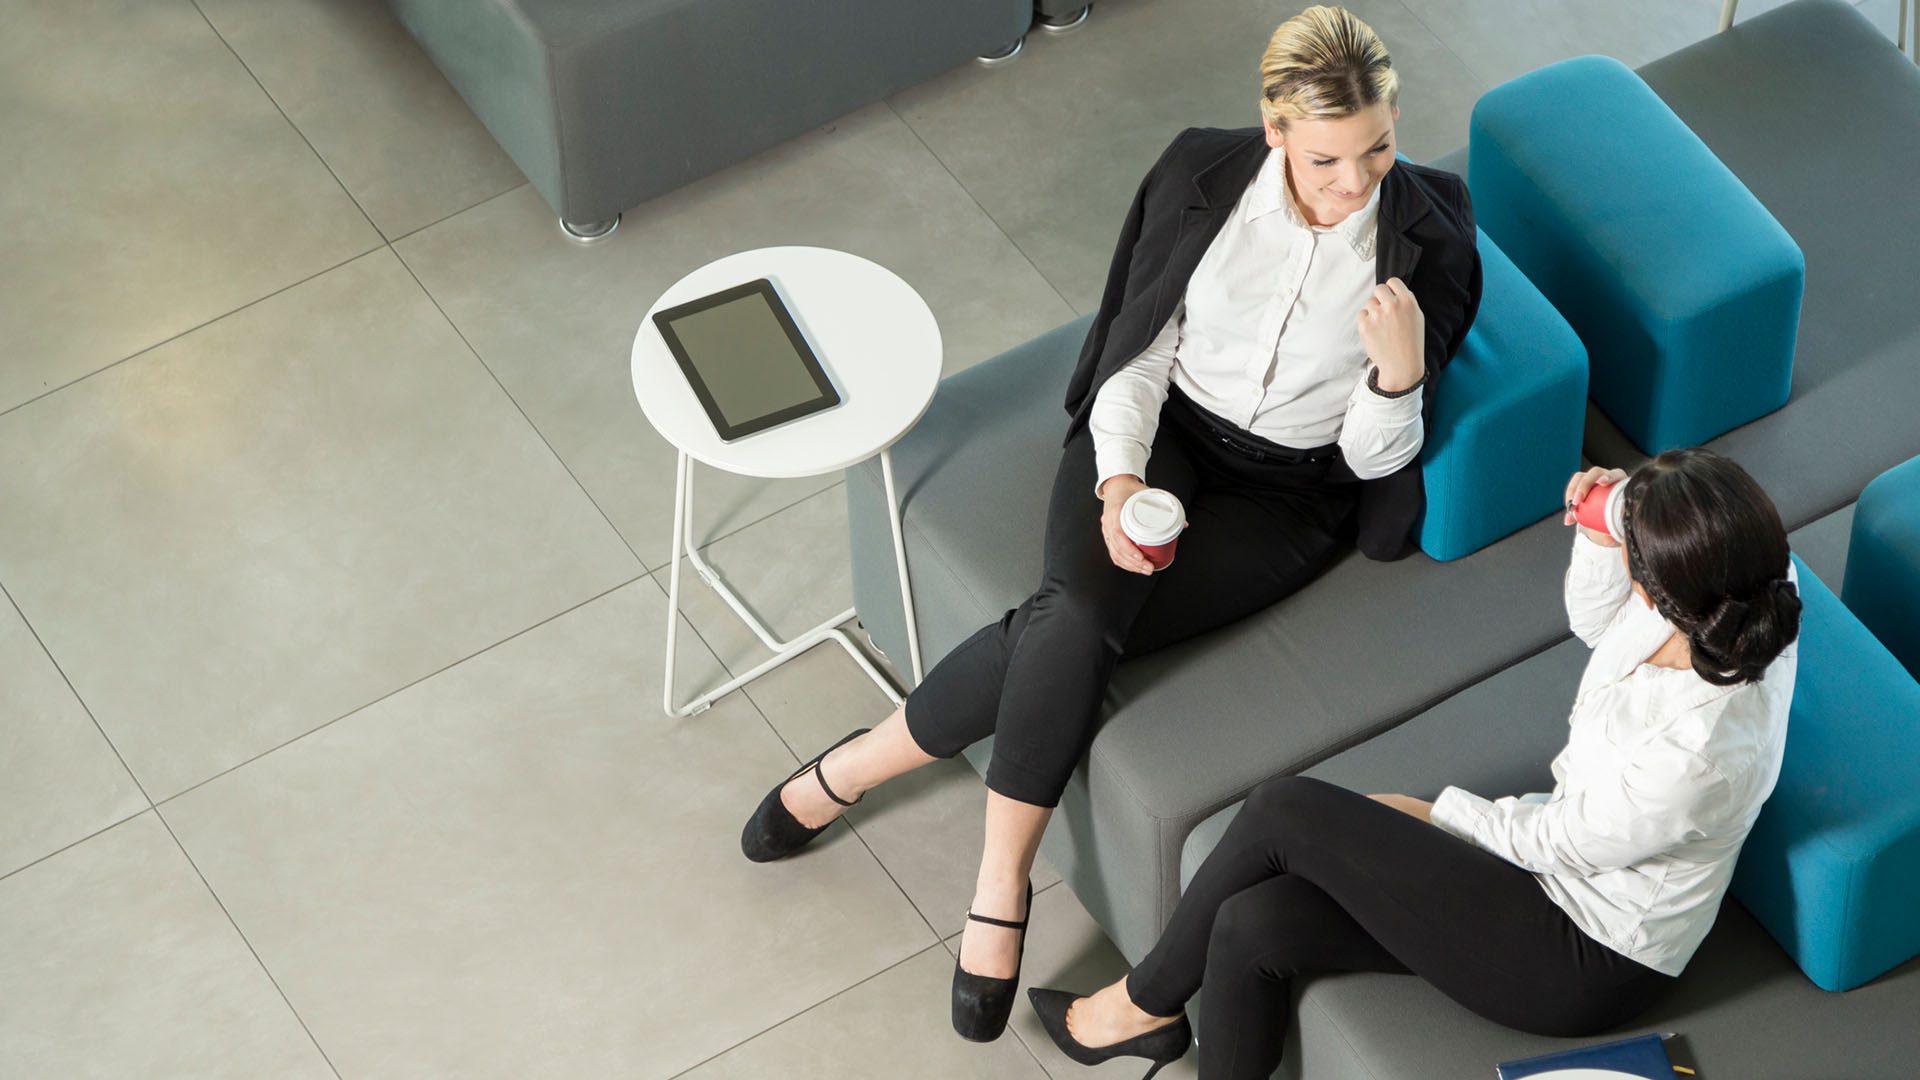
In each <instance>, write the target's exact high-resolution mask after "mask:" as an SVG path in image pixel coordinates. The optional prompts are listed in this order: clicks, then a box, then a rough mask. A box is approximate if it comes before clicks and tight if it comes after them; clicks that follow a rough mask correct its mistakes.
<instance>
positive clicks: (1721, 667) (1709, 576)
mask: <svg viewBox="0 0 1920 1080" xmlns="http://www.w3.org/2000/svg"><path fill="white" fill-rule="evenodd" d="M1624 497H1625V499H1626V504H1625V507H1624V513H1622V515H1621V519H1622V523H1623V524H1624V526H1625V528H1624V530H1623V531H1624V532H1625V533H1626V536H1625V538H1624V543H1625V545H1626V549H1627V569H1628V572H1629V573H1631V574H1632V575H1633V580H1634V581H1636V582H1638V583H1639V584H1640V587H1641V588H1642V589H1645V590H1646V593H1647V597H1648V598H1649V599H1651V600H1652V601H1653V607H1654V610H1656V611H1658V612H1659V613H1660V615H1661V616H1662V617H1663V618H1665V619H1666V620H1667V621H1668V622H1670V623H1672V624H1673V626H1674V628H1675V629H1677V630H1679V631H1680V632H1681V633H1682V634H1684V635H1686V639H1687V644H1688V645H1689V646H1690V647H1691V649H1692V654H1693V670H1694V671H1695V672H1696V673H1697V674H1698V675H1699V676H1700V677H1701V678H1703V679H1705V680H1707V681H1708V682H1710V683H1713V684H1714V685H1716V686H1732V685H1734V684H1735V683H1747V682H1758V681H1759V679H1760V677H1761V675H1763V674H1764V673H1765V672H1766V669H1767V666H1768V665H1769V664H1771V663H1773V661H1774V658H1775V657H1777V656H1779V655H1780V653H1781V651H1782V650H1784V649H1785V648H1786V647H1787V646H1788V645H1791V644H1793V641H1794V639H1795V638H1797V637H1798V636H1799V633H1800V593H1799V590H1797V589H1795V588H1794V586H1793V583H1792V582H1790V581H1788V580H1787V567H1788V563H1789V560H1790V554H1789V549H1788V546H1787V531H1786V528H1785V527H1784V526H1783V525H1782V524H1781V522H1780V512H1779V511H1778V510H1776V509H1774V505H1773V501H1772V500H1771V499H1769V498H1767V493H1766V492H1764V491H1762V490H1761V489H1760V485H1759V484H1757V483H1755V482H1754V479H1753V477H1751V476H1749V475H1748V474H1747V471H1746V470H1745V469H1743V468H1741V467H1740V466H1739V465H1738V464H1736V463H1734V462H1733V461H1732V460H1731V459H1729V458H1725V457H1722V456H1721V455H1719V454H1716V453H1714V452H1713V451H1711V450H1705V449H1701V448H1697V447H1696V448H1693V449H1688V450H1669V451H1667V452H1666V453H1664V454H1661V455H1660V456H1659V457H1656V458H1654V459H1653V460H1652V461H1649V462H1647V463H1646V464H1645V465H1643V466H1641V467H1640V469H1639V471H1637V472H1635V473H1634V475H1633V478H1632V480H1631V481H1630V482H1629V483H1628V484H1627V492H1626V495H1625V496H1624Z"/></svg>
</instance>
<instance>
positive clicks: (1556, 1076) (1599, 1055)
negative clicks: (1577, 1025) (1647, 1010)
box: [1494, 1033, 1678, 1080]
mask: <svg viewBox="0 0 1920 1080" xmlns="http://www.w3.org/2000/svg"><path fill="white" fill-rule="evenodd" d="M1494 1076H1495V1077H1496V1078H1497V1080H1520V1078H1521V1077H1534V1078H1537V1080H1678V1077H1677V1075H1676V1073H1675V1072H1674V1068H1673V1059H1672V1058H1670V1057H1668V1056H1667V1046H1666V1042H1665V1040H1664V1039H1662V1038H1661V1037H1660V1036H1659V1035H1656V1034H1652V1033H1648V1034H1646V1035H1641V1036H1638V1037H1637V1038H1632V1039H1621V1040H1619V1041H1617V1042H1610V1043H1600V1044H1599V1045H1597V1046H1582V1047H1580V1048H1578V1049H1575V1050H1560V1051H1556V1052H1554V1053H1551V1054H1542V1055H1540V1056H1539V1057H1530V1058H1522V1059H1521V1060H1519V1061H1504V1062H1501V1063H1500V1064H1499V1065H1497V1066H1495V1067H1494Z"/></svg>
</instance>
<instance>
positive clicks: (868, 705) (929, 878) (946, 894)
mask: <svg viewBox="0 0 1920 1080" xmlns="http://www.w3.org/2000/svg"><path fill="white" fill-rule="evenodd" d="M747 694H748V696H750V697H751V698H752V699H753V700H754V703H755V704H757V705H759V706H760V711H761V712H762V713H763V714H764V715H765V716H766V718H767V720H768V721H769V722H771V723H772V724H773V726H774V728H775V729H776V730H777V731H779V733H780V737H781V738H782V739H784V740H786V743H787V745H788V746H790V747H792V748H793V751H794V754H795V756H797V757H799V758H800V759H801V760H805V759H807V758H810V757H812V756H813V755H815V754H817V753H819V752H820V751H821V750H823V749H825V748H826V747H828V746H831V745H833V743H834V741H835V740H837V739H839V738H840V737H841V736H843V735H845V734H846V733H847V732H849V731H852V730H853V729H855V728H858V727H872V726H873V725H874V724H877V723H879V722H880V721H881V720H882V719H883V718H885V717H886V716H887V715H888V714H889V713H891V712H892V711H893V706H892V705H891V703H890V702H888V700H887V699H886V697H884V696H883V695H882V694H881V693H880V690H879V688H878V687H876V686H874V685H873V682H872V681H871V680H869V679H868V678H867V677H866V675H865V674H864V673H862V672H861V671H860V669H859V668H858V667H856V666H855V665H854V662H853V660H852V659H851V658H849V657H848V656H847V654H846V651H845V650H844V649H842V648H840V647H839V646H837V645H831V644H826V645H819V646H815V647H814V648H813V649H811V650H810V651H808V652H807V654H806V655H804V656H802V657H800V658H799V659H797V660H792V661H789V662H787V663H786V664H785V665H783V666H781V667H779V668H776V669H774V670H773V671H771V672H769V673H767V674H766V675H763V676H761V677H760V678H759V679H757V680H755V681H754V682H753V683H752V684H751V685H749V686H748V687H747ZM778 779H779V776H778V775H775V776H771V777H768V778H767V782H768V784H769V785H771V784H772V782H773V781H775V780H778ZM986 806H987V789H986V788H985V787H984V786H983V785H982V784H981V781H980V774H979V773H977V772H975V771H974V770H973V767H972V766H971V765H968V764H967V763H966V762H965V761H962V760H959V759H955V760H952V761H936V762H934V763H933V764H931V765H928V766H927V767H925V768H923V769H918V770H916V771H914V772H911V773H908V774H907V775H905V776H902V777H899V778H897V779H895V780H893V781H892V782H890V783H888V784H885V785H883V786H881V787H879V788H877V789H875V790H874V791H871V792H869V793H868V794H867V797H866V798H865V799H863V800H862V801H861V803H860V805H859V806H856V807H854V808H853V809H851V810H849V811H847V818H848V820H849V821H851V822H852V824H853V827H854V830H855V831H856V832H858V833H859V834H860V838H861V839H862V840H864V841H866V844H867V846H868V847H869V848H871V849H873V853H874V855H875V856H877V857H878V858H879V860H880V864H881V865H882V866H885V867H886V868H887V873H889V874H891V875H892V876H893V879H894V881H896V882H898V883H899V885H900V888H901V889H902V890H903V891H905V892H906V894H907V896H909V897H910V898H912V900H913V902H914V906H915V907H917V908H919V909H920V914H921V915H922V916H923V917H925V918H926V920H927V921H928V922H930V923H932V924H933V927H934V929H935V930H937V931H939V932H940V933H941V934H942V935H943V936H944V935H947V934H954V933H958V932H959V931H960V928H961V925H962V923H963V922H964V920H965V918H966V913H967V905H968V904H969V903H970V902H971V901H972V899H973V882H974V877H975V875H976V873H977V872H978V871H979V868H980V848H981V843H982V822H983V821H984V818H985V814H986ZM1059 880H1060V874H1059V872H1058V871H1056V870H1055V869H1054V868H1053V865H1052V864H1051V863H1049V862H1047V860H1046V857H1045V856H1041V857H1040V858H1039V859H1038V860H1036V861H1035V863H1034V867H1033V883H1034V887H1035V888H1039V889H1044V888H1046V887H1047V886H1049V885H1052V884H1053V883H1054V882H1056V881H1059Z"/></svg>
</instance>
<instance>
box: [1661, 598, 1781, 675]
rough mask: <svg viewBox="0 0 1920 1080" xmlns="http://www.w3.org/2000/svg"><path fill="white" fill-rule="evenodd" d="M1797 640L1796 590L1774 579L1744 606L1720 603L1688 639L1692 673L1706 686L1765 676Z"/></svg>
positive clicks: (1730, 600)
mask: <svg viewBox="0 0 1920 1080" xmlns="http://www.w3.org/2000/svg"><path fill="white" fill-rule="evenodd" d="M1799 636H1800V590H1799V589H1797V588H1795V587H1794V584H1793V582H1791V581H1789V580H1787V579H1786V578H1775V579H1774V580H1772V581H1770V582H1768V583H1767V584H1766V585H1764V586H1762V587H1761V588H1760V590H1759V591H1758V592H1757V593H1755V594H1754V595H1753V596H1752V597H1751V598H1750V599H1748V600H1740V599H1737V598H1735V597H1732V596H1726V597H1722V598H1721V600H1720V604H1719V606H1718V607H1716V608H1715V609H1714V610H1713V611H1712V612H1710V613H1708V614H1707V615H1706V616H1705V617H1703V618H1700V619H1698V620H1696V621H1695V622H1694V624H1693V627H1692V630H1691V631H1690V632H1689V633H1688V634H1687V640H1688V644H1689V645H1690V646H1691V647H1692V650H1693V667H1694V670H1695V671H1696V672H1698V673H1699V674H1700V676H1701V677H1702V678H1704V679H1706V680H1707V681H1708V682H1711V683H1714V684H1717V685H1720V686H1727V685H1730V684H1732V683H1736V682H1751V681H1753V680H1756V679H1758V678H1760V676H1761V675H1762V674H1763V673H1765V671H1766V669H1767V666H1768V665H1770V664H1772V663H1773V661H1774V659H1775V658H1776V657H1778V656H1779V655H1780V652H1781V650H1783V649H1785V648H1786V647H1787V646H1788V645H1791V644H1793V641H1794V639H1795V638H1797V637H1799Z"/></svg>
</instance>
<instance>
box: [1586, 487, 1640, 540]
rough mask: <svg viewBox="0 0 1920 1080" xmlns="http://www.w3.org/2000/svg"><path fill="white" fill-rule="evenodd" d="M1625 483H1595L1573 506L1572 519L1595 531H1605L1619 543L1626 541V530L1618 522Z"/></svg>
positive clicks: (1624, 492) (1623, 501)
mask: <svg viewBox="0 0 1920 1080" xmlns="http://www.w3.org/2000/svg"><path fill="white" fill-rule="evenodd" d="M1626 494H1627V483H1626V481H1624V480H1622V481H1621V482H1620V483H1618V484H1595V485H1594V487H1593V490H1592V491H1589V492H1587V497H1586V498H1584V499H1581V500H1580V505H1579V506H1576V507H1574V508H1573V519H1574V520H1575V521H1577V522H1579V523H1580V524H1582V525H1585V526H1586V527H1587V528H1589V529H1592V530H1593V531H1594V532H1597V533H1605V534H1607V535H1608V536H1610V537H1612V538H1613V539H1614V540H1617V541H1619V542H1620V543H1623V544H1624V543H1626V542H1627V536H1626V530H1625V529H1624V528H1623V527H1622V526H1621V524H1620V515H1621V514H1622V513H1623V512H1625V509H1626V505H1627V500H1626Z"/></svg>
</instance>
